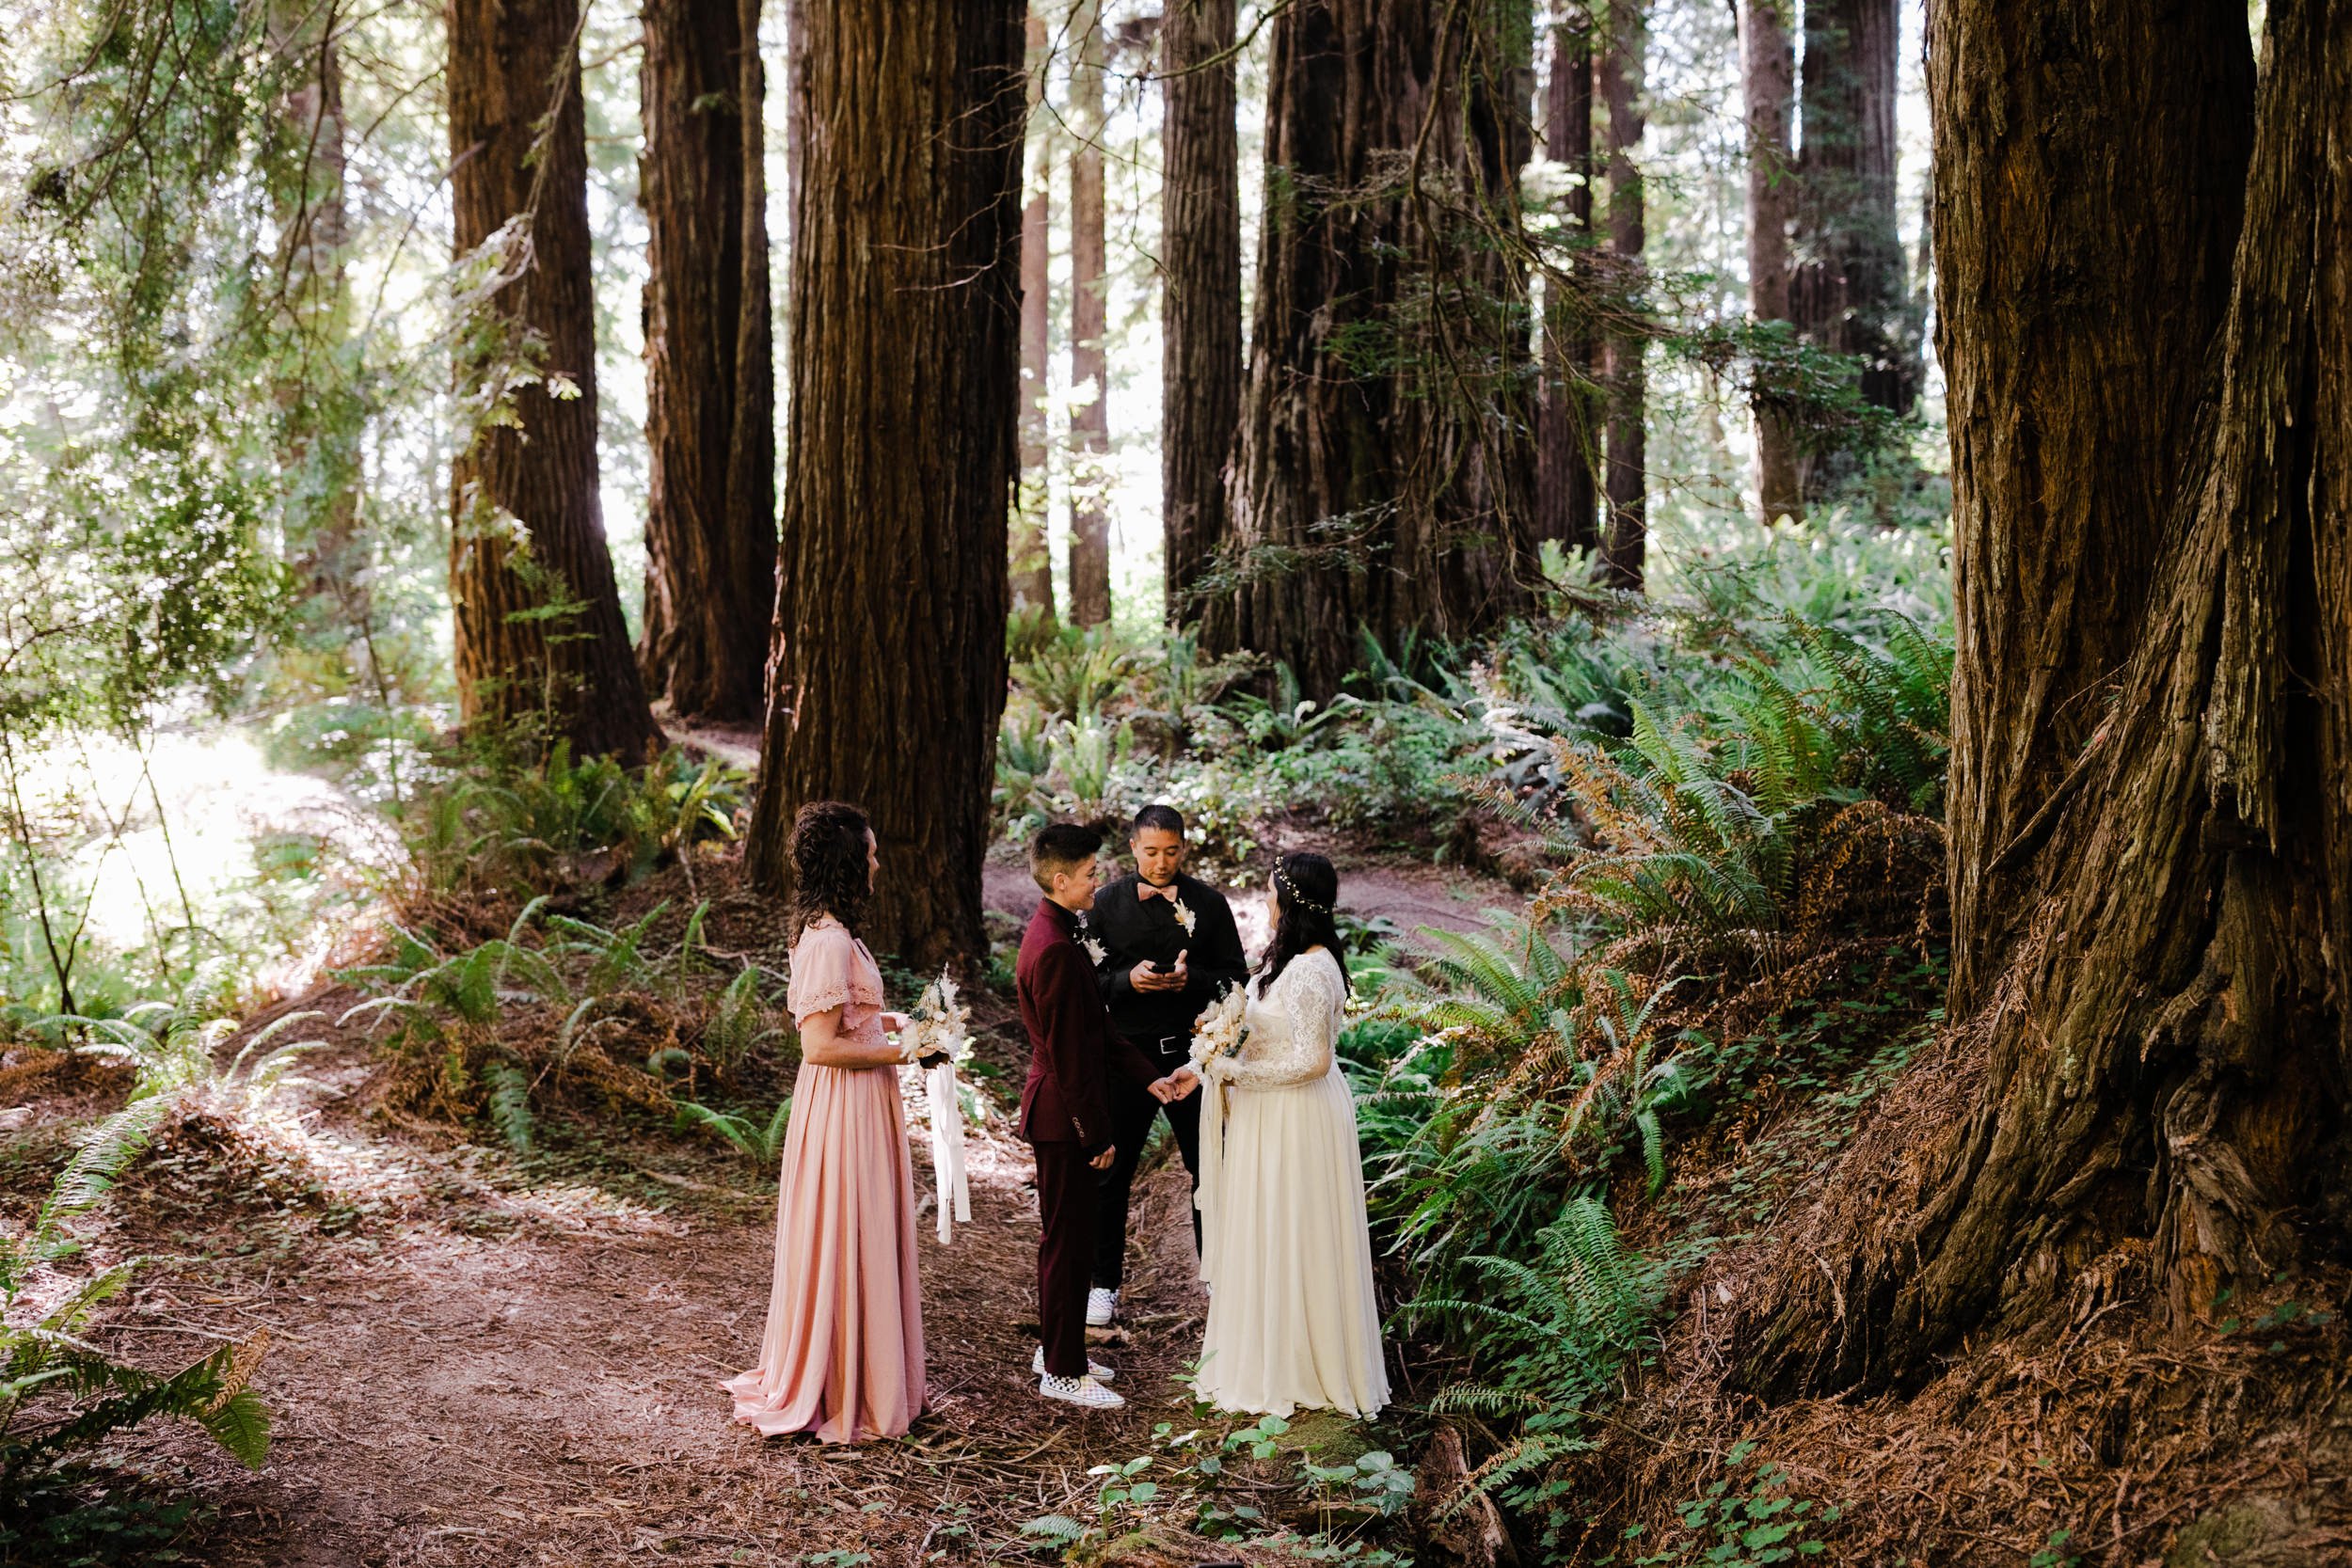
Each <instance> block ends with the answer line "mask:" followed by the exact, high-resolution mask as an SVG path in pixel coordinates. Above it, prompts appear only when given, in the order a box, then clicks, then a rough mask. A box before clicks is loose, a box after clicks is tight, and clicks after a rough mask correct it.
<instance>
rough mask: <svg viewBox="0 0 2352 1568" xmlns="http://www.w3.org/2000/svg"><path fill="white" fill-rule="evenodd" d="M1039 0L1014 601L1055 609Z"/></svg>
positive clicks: (1049, 274) (1033, 38)
mask: <svg viewBox="0 0 2352 1568" xmlns="http://www.w3.org/2000/svg"><path fill="white" fill-rule="evenodd" d="M1039 3H1040V0H1030V5H1029V12H1028V24H1027V33H1026V50H1027V58H1028V73H1029V100H1028V102H1029V119H1028V140H1029V143H1030V145H1031V147H1032V149H1033V150H1032V152H1031V154H1030V158H1029V176H1028V201H1027V203H1026V205H1025V206H1024V207H1023V208H1022V209H1021V420H1020V428H1021V478H1020V486H1019V490H1018V492H1017V494H1016V495H1015V497H1014V500H1013V510H1012V537H1011V545H1010V548H1011V554H1012V608H1013V609H1014V610H1033V611H1041V612H1042V613H1044V614H1045V615H1046V616H1047V617H1049V618H1050V617H1051V616H1052V615H1053V613H1054V558H1053V554H1052V552H1051V551H1050V550H1048V549H1047V547H1046V544H1045V516H1046V471H1045V463H1046V455H1047V454H1046V450H1045V449H1046V419H1045V393H1046V387H1047V375H1048V365H1047V360H1048V356H1051V355H1052V353H1053V351H1054V296H1053V244H1054V230H1053V221H1054V219H1053V199H1052V193H1053V183H1054V181H1053V167H1054V159H1053V153H1052V152H1051V150H1050V149H1051V148H1052V146H1053V140H1052V133H1051V130H1050V125H1051V121H1050V120H1049V119H1047V118H1046V117H1045V116H1043V115H1041V114H1040V113H1039V110H1040V109H1041V108H1042V107H1043V105H1044V102H1045V72H1046V69H1047V67H1048V66H1049V65H1050V64H1051V57H1050V55H1049V52H1048V45H1047V41H1046V35H1045V18H1044V17H1042V16H1041V15H1039V14H1038V9H1037V7H1038V5H1039Z"/></svg>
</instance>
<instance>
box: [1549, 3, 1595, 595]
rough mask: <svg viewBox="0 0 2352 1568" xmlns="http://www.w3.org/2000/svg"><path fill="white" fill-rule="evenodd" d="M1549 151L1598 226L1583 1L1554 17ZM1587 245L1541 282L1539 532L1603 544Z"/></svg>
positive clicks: (1576, 202)
mask: <svg viewBox="0 0 2352 1568" xmlns="http://www.w3.org/2000/svg"><path fill="white" fill-rule="evenodd" d="M1544 150H1545V152H1546V154H1547V155H1548V156H1549V158H1550V160H1551V161H1552V162H1553V163H1556V164H1559V165H1561V166H1564V167H1565V168H1566V169H1567V170H1568V171H1569V172H1570V173H1571V174H1574V175H1576V176H1578V179H1577V182H1576V183H1574V184H1572V185H1570V186H1569V187H1568V189H1567V193H1566V196H1565V200H1564V205H1565V209H1566V215H1567V217H1568V218H1569V220H1570V222H1571V223H1572V224H1573V225H1574V227H1575V230H1576V231H1577V232H1578V233H1579V234H1581V235H1589V234H1590V233H1591V232H1592V227H1593V182H1594V180H1595V178H1596V177H1597V174H1598V173H1599V170H1598V167H1597V166H1596V165H1595V164H1594V162H1593V19H1592V15H1591V13H1590V12H1589V11H1586V10H1584V9H1582V8H1577V9H1575V10H1573V11H1572V12H1571V13H1570V14H1569V15H1567V16H1565V17H1564V18H1562V19H1560V20H1559V21H1557V22H1555V23H1554V24H1553V25H1552V33H1551V82H1550V85H1549V87H1548V89H1547V90H1546V93H1545V106H1544ZM1594 261H1595V257H1594V254H1593V252H1592V251H1591V250H1590V249H1589V248H1588V249H1585V250H1581V251H1580V252H1578V253H1577V257H1576V262H1575V275H1574V276H1573V277H1561V276H1559V275H1557V274H1554V275H1553V276H1551V277H1548V278H1547V279H1546V281H1545V301H1544V342H1543V354H1544V360H1543V367H1544V402H1543V407H1542V409H1541V410H1540V412H1539V413H1538V414H1537V417H1536V426H1535V431H1536V436H1535V439H1536V448H1537V469H1536V486H1535V534H1536V537H1538V538H1540V539H1557V540H1559V541H1560V543H1561V544H1562V545H1563V546H1566V547H1568V548H1570V549H1585V550H1590V549H1593V548H1595V547H1597V546H1598V545H1599V543H1600V529H1599V523H1598V514H1599V507H1600V486H1599V474H1600V430H1601V404H1600V400H1599V396H1598V393H1599V385H1598V377H1599V373H1600V370H1599V365H1598V362H1597V361H1598V356H1599V344H1598V341H1597V339H1596V336H1595V329H1594V323H1595V320H1596V317H1597V310H1596V309H1595V301H1594V299H1593V297H1592V296H1593V295H1594V294H1595V293H1597V290H1596V288H1595V287H1594V281H1595V279H1596V277H1597V275H1598V273H1599V270H1600V269H1599V268H1597V266H1595V265H1594V264H1593V263H1594Z"/></svg>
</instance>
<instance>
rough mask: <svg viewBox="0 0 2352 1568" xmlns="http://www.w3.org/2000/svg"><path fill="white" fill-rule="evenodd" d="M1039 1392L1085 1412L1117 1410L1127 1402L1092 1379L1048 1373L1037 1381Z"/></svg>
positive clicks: (1050, 1398)
mask: <svg viewBox="0 0 2352 1568" xmlns="http://www.w3.org/2000/svg"><path fill="white" fill-rule="evenodd" d="M1037 1391H1038V1392H1039V1393H1041V1394H1042V1395H1044V1396H1045V1397H1046V1398H1047V1399H1049V1400H1059V1401H1061V1402H1063V1403H1065V1404H1074V1405H1077V1406H1079V1407H1080V1408H1081V1409H1085V1410H1117V1409H1119V1408H1120V1406H1121V1405H1123V1404H1125V1403H1126V1401H1125V1400H1122V1399H1120V1397H1119V1396H1118V1395H1117V1394H1114V1393H1112V1392H1111V1391H1110V1390H1109V1389H1108V1388H1105V1387H1104V1386H1102V1385H1101V1384H1099V1383H1097V1382H1095V1381H1094V1379H1092V1378H1090V1377H1056V1376H1055V1375H1054V1374H1053V1373H1051V1372H1047V1373H1045V1374H1043V1375H1042V1376H1041V1377H1040V1378H1039V1379H1038V1380H1037Z"/></svg>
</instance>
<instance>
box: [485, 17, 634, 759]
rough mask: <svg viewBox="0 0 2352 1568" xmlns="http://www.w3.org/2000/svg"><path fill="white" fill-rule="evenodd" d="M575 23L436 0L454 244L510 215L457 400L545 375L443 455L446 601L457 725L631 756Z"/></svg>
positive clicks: (488, 231)
mask: <svg viewBox="0 0 2352 1568" xmlns="http://www.w3.org/2000/svg"><path fill="white" fill-rule="evenodd" d="M579 16H580V9H579V6H578V4H577V0H450V7H449V72H448V76H449V125H450V150H451V154H452V158H451V163H452V170H451V174H450V190H451V205H452V209H453V215H454V218H455V235H456V247H457V254H458V255H459V256H460V257H465V256H469V255H470V254H472V253H473V252H474V251H475V250H476V249H477V248H478V247H480V246H482V245H484V244H485V242H486V241H488V240H490V239H491V237H492V236H493V235H494V234H496V233H498V232H499V230H501V227H502V226H504V225H506V224H508V223H509V222H510V220H516V219H519V220H521V222H520V227H518V228H517V229H516V230H509V231H508V235H507V237H506V241H505V243H504V244H503V245H502V247H501V260H502V261H504V262H505V263H506V269H505V270H507V271H508V272H510V273H511V274H513V276H512V279H511V281H508V282H507V283H505V284H504V285H503V286H502V287H501V288H500V289H499V290H498V292H497V293H495V294H493V295H492V296H491V298H490V300H489V302H488V304H487V305H486V307H485V310H486V312H487V313H488V314H489V316H490V317H491V318H492V319H493V321H494V323H495V324H496V325H498V326H499V327H500V328H501V331H500V332H498V333H496V334H488V335H485V336H489V337H496V338H498V339H499V340H501V342H500V343H499V344H498V345H497V346H493V347H490V348H488V349H486V350H484V351H480V352H478V353H477V354H476V355H475V356H471V357H469V359H468V360H467V361H466V362H465V363H464V364H463V365H461V367H460V391H461V393H463V394H465V395H467V396H468V397H469V400H472V401H476V402H477V403H479V402H482V401H486V399H487V396H488V392H487V391H485V388H488V389H489V390H495V389H496V388H503V387H505V386H506V385H508V383H509V382H510V381H511V380H512V379H513V376H514V372H516V370H517V369H519V368H524V367H530V366H533V365H535V367H536V368H537V369H538V370H540V371H541V372H544V378H543V379H538V380H534V381H532V382H531V383H530V384H529V385H526V386H523V387H522V388H520V389H519V390H516V391H515V392H513V393H512V394H511V404H508V413H509V416H510V417H511V419H512V420H513V422H512V423H502V422H491V423H488V424H485V426H484V428H483V429H482V430H481V431H480V432H479V434H477V435H476V436H474V438H473V440H472V442H471V444H470V445H469V446H468V447H467V449H466V450H465V451H464V452H462V453H461V454H460V455H459V456H458V458H457V460H456V462H455V463H454V464H453V466H452V471H451V483H450V488H451V511H452V517H453V524H454V526H453V529H452V532H451V543H450V567H449V576H450V596H451V598H452V599H453V600H454V601H455V605H456V611H457V613H456V663H457V689H458V695H459V700H460V703H461V705H462V706H461V711H462V713H463V715H464V718H465V721H466V723H467V724H468V726H469V727H472V726H476V725H481V724H488V725H492V726H504V725H509V724H515V723H523V724H529V725H534V726H538V727H540V728H541V729H542V730H543V732H544V734H545V736H546V737H547V738H549V739H553V738H558V737H561V738H566V739H569V740H570V741H571V742H572V744H573V746H574V748H575V749H576V750H577V751H579V752H582V753H597V754H602V753H614V754H619V755H623V756H628V757H638V756H643V755H644V754H645V753H647V752H650V751H651V750H652V749H653V748H655V747H656V746H657V745H658V744H659V743H660V731H659V730H658V729H656V728H655V727H654V721H653V714H652V711H651V709H650V708H649V707H648V706H647V705H646V703H645V689H644V684H643V683H642V682H641V681H640V680H639V679H638V673H637V660H636V657H635V656H634V655H633V654H632V652H631V650H630V648H629V643H628V626H627V625H626V624H625V623H624V622H623V620H622V617H621V599H620V594H618V592H616V591H615V589H614V586H613V581H612V556H611V554H610V553H609V552H608V551H607V550H606V548H605V541H604V515H603V508H602V506H601V505H600V504H599V501H598V498H597V493H596V339H595V332H596V302H595V298H594V293H593V291H592V289H591V286H590V278H589V250H588V148H587V137H586V132H585V129H584V121H583V119H582V115H581V107H580V66H579V59H578V54H577V50H576V48H575V38H574V34H575V32H576V29H577V24H578V21H579ZM543 121H544V122H545V123H544V125H543V124H542V122H543ZM534 138H536V140H535V141H534ZM526 240H527V243H526ZM517 343H529V344H531V345H533V346H531V347H529V348H526V349H519V350H518V349H517V348H516V346H515V345H516V344H517Z"/></svg>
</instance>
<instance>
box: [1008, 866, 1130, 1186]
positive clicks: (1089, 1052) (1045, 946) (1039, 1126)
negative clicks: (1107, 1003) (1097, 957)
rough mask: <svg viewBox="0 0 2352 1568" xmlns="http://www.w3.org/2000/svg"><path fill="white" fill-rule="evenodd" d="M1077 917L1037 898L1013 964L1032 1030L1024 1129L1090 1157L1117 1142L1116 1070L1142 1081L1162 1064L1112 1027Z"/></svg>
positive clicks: (1036, 1140)
mask: <svg viewBox="0 0 2352 1568" xmlns="http://www.w3.org/2000/svg"><path fill="white" fill-rule="evenodd" d="M1077 931H1078V917H1077V916H1076V915H1075V914H1073V913H1072V912H1071V911H1068V910H1065V909H1063V908H1062V907H1061V906H1060V905H1059V904H1057V903H1055V902H1054V901H1053V900H1052V899H1051V898H1041V899H1039V900H1038V904H1037V912H1036V913H1035V914H1033V915H1031V916H1029V928H1028V929H1027V930H1026V931H1025V932H1024V933H1022V937H1021V958H1020V960H1019V961H1018V962H1017V963H1015V964H1014V965H1013V972H1012V973H1013V990H1014V993H1015V994H1016V995H1017V996H1018V997H1019V998H1020V1002H1021V1022H1022V1025H1023V1027H1025V1028H1026V1029H1027V1030H1028V1031H1029V1076H1028V1081H1027V1082H1026V1083H1025V1084H1023V1085H1021V1135H1022V1136H1023V1137H1024V1138H1026V1139H1027V1140H1028V1141H1029V1142H1031V1143H1033V1144H1053V1143H1074V1144H1076V1145H1077V1146H1078V1147H1079V1148H1082V1149H1084V1150H1085V1151H1086V1153H1087V1154H1088V1155H1089V1157H1091V1156H1093V1155H1096V1154H1100V1153H1101V1152H1102V1151H1103V1149H1104V1148H1105V1147H1107V1146H1108V1145H1109V1143H1110V1142H1111V1105H1110V1073H1111V1070H1112V1061H1113V1058H1114V1057H1116V1058H1117V1061H1118V1066H1119V1068H1120V1069H1121V1070H1123V1071H1125V1072H1126V1073H1127V1075H1128V1076H1129V1077H1131V1078H1133V1079H1135V1081H1136V1083H1137V1084H1138V1085H1147V1084H1151V1083H1152V1082H1154V1081H1155V1080H1157V1079H1158V1078H1159V1076H1160V1069H1158V1068H1156V1067H1154V1066H1152V1062H1151V1060H1150V1058H1148V1057H1146V1056H1145V1055H1144V1054H1143V1053H1142V1052H1140V1051H1138V1050H1136V1048H1135V1047H1134V1046H1133V1045H1131V1044H1129V1043H1128V1042H1127V1041H1126V1040H1125V1039H1123V1038H1121V1037H1120V1035H1119V1033H1118V1032H1117V1031H1116V1030H1114V1029H1113V1028H1112V1027H1111V1016H1110V1013H1109V1011H1108V1010H1107V1009H1106V1008H1104V1006H1103V992H1102V990H1101V988H1100V987H1099V986H1098V985H1097V984H1096V981H1095V978H1094V961H1093V959H1091V958H1089V957H1088V956H1087V951H1086V949H1085V948H1083V947H1081V946H1079V945H1078V938H1077Z"/></svg>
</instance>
